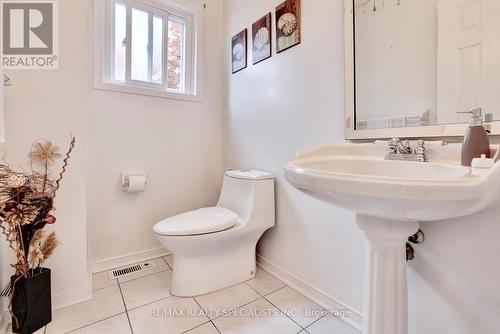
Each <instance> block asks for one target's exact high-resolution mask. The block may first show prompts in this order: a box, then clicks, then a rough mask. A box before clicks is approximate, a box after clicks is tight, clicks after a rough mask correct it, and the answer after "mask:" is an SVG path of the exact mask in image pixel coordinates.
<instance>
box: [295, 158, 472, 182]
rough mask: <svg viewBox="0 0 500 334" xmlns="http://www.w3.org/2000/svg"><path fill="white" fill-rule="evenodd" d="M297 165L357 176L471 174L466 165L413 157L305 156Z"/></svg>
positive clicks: (433, 176) (449, 176) (430, 177)
mask: <svg viewBox="0 0 500 334" xmlns="http://www.w3.org/2000/svg"><path fill="white" fill-rule="evenodd" d="M296 166H297V167H298V168H300V169H302V172H303V173H305V172H307V171H311V172H315V173H321V172H324V173H335V174H343V175H344V176H348V175H352V176H356V177H381V178H383V177H388V178H400V179H441V178H457V177H463V176H467V175H469V174H470V170H469V168H467V167H463V166H454V165H445V164H433V163H425V164H424V163H421V162H410V161H385V160H369V159H361V158H351V157H349V158H325V159H304V160H303V161H298V162H296Z"/></svg>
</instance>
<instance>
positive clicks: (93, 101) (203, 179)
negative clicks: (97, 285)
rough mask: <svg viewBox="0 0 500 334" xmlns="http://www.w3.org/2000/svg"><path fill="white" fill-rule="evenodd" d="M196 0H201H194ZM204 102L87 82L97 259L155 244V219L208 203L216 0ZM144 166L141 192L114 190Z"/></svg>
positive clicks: (92, 241) (218, 27)
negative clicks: (106, 88)
mask: <svg viewBox="0 0 500 334" xmlns="http://www.w3.org/2000/svg"><path fill="white" fill-rule="evenodd" d="M200 2H201V1H200ZM205 2H206V4H207V8H206V9H205V11H204V13H205V14H204V23H205V27H204V42H205V48H204V63H205V66H204V100H203V102H202V103H197V102H188V101H180V100H171V99H166V98H157V97H151V96H140V95H132V94H123V93H116V92H109V91H102V90H92V92H91V94H90V107H89V119H90V125H89V159H88V165H89V173H88V177H89V183H88V184H89V191H88V203H89V207H88V209H89V250H90V261H91V262H92V263H94V264H95V263H99V262H102V261H106V260H109V259H115V258H118V257H123V256H125V255H130V254H140V253H143V252H145V251H149V250H155V249H160V250H161V246H160V244H159V243H158V241H157V240H156V237H155V236H154V234H153V232H152V227H153V225H154V224H155V223H156V222H158V221H160V220H161V219H164V218H166V217H168V216H171V215H174V214H177V213H180V212H183V211H186V210H192V209H195V208H198V207H201V206H210V205H214V204H215V202H216V200H217V197H218V192H219V187H220V183H221V179H222V169H221V168H222V167H221V160H222V153H221V151H222V150H221V115H222V102H223V100H222V94H223V76H222V69H221V66H222V60H221V58H222V51H221V49H222V1H220V0H209V1H205ZM127 169H139V170H144V171H145V172H146V173H147V177H148V181H149V184H148V187H147V190H146V192H144V193H138V194H128V193H124V192H122V191H121V190H120V173H121V172H122V171H125V170H127Z"/></svg>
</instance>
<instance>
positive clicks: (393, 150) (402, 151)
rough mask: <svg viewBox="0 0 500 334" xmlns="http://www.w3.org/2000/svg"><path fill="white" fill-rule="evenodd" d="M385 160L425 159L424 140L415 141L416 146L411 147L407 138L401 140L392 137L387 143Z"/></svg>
mask: <svg viewBox="0 0 500 334" xmlns="http://www.w3.org/2000/svg"><path fill="white" fill-rule="evenodd" d="M385 160H403V161H420V162H426V161H427V154H426V152H425V142H424V141H423V140H418V141H417V146H416V147H415V149H412V147H411V145H410V141H409V140H403V141H402V140H401V139H399V138H392V139H391V140H390V141H389V144H388V145H387V154H386V155H385Z"/></svg>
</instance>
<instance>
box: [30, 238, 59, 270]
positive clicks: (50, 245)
mask: <svg viewBox="0 0 500 334" xmlns="http://www.w3.org/2000/svg"><path fill="white" fill-rule="evenodd" d="M58 245H59V242H58V241H57V239H56V233H55V232H52V233H50V234H49V235H48V236H47V237H46V238H44V233H43V231H42V230H38V231H36V232H35V234H34V235H33V239H32V240H31V243H30V249H29V254H28V263H29V264H30V266H31V267H32V268H38V267H41V266H42V264H43V262H45V260H47V259H48V258H49V257H50V256H51V255H52V254H53V253H54V249H56V247H57V246H58Z"/></svg>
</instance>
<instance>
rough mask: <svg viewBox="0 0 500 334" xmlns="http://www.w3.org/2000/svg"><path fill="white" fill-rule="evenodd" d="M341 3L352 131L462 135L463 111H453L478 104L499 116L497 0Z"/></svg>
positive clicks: (356, 0)
mask: <svg viewBox="0 0 500 334" xmlns="http://www.w3.org/2000/svg"><path fill="white" fill-rule="evenodd" d="M345 3H346V58H347V57H351V58H352V61H351V59H349V60H347V59H346V66H347V67H350V68H347V69H346V86H348V87H347V93H348V94H350V96H348V97H347V102H348V103H347V104H348V116H347V122H348V124H347V127H348V128H349V130H350V131H355V132H356V131H363V130H368V132H369V133H371V134H372V136H373V134H376V132H374V130H383V129H400V130H399V132H398V133H396V134H395V135H392V134H391V135H390V136H405V134H408V133H416V130H415V129H412V130H409V129H408V128H414V127H425V128H426V131H424V132H427V133H434V132H435V135H441V136H445V135H463V132H461V131H462V130H461V129H462V128H463V129H464V131H465V126H466V125H465V124H466V122H467V121H468V116H467V115H463V114H458V112H460V111H467V110H470V109H472V108H475V107H478V106H480V107H481V108H482V110H483V117H484V120H485V121H487V122H492V121H500V24H499V23H498V17H500V1H499V0H345ZM347 19H348V20H349V21H347ZM495 123H496V122H495ZM449 124H455V125H458V124H462V125H461V126H454V127H453V126H451V127H446V126H445V125H449ZM432 126H441V127H439V128H432ZM433 129H434V130H433ZM437 129H438V130H437ZM450 129H455V131H456V133H455V134H454V133H450ZM429 131H430V132H429ZM382 132H383V134H384V135H383V136H385V134H389V132H388V131H382ZM393 132H394V131H392V132H391V133H393ZM452 132H453V131H452ZM399 133H401V134H399ZM348 136H350V134H348ZM390 136H389V135H387V137H390ZM421 136H422V137H423V136H424V135H421ZM431 136H432V134H431ZM373 137H375V138H376V137H380V136H377V135H375V136H373Z"/></svg>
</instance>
